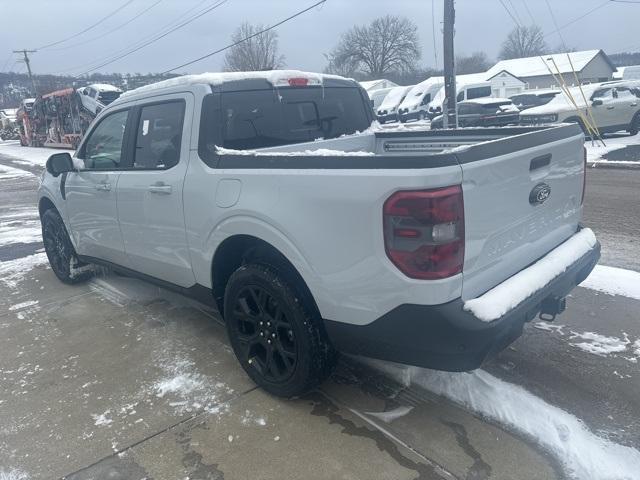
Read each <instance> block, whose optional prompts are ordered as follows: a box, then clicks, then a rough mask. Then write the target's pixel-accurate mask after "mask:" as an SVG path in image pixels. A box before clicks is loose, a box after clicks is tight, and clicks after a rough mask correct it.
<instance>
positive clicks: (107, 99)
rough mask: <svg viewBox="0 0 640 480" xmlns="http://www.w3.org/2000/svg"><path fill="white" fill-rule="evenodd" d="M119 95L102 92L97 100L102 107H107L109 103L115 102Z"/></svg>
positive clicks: (118, 93) (117, 93)
mask: <svg viewBox="0 0 640 480" xmlns="http://www.w3.org/2000/svg"><path fill="white" fill-rule="evenodd" d="M120 95H121V93H120V92H102V93H101V94H100V95H98V100H100V103H103V104H104V105H109V104H110V103H111V102H113V101H115V100H117V99H118V97H119V96H120Z"/></svg>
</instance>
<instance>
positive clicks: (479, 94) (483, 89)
mask: <svg viewBox="0 0 640 480" xmlns="http://www.w3.org/2000/svg"><path fill="white" fill-rule="evenodd" d="M456 92H457V94H456V102H462V101H464V100H473V99H474V98H483V97H490V96H491V82H473V83H466V84H460V83H458V85H457V88H456ZM445 98H446V96H445V92H444V86H442V88H440V90H439V91H438V93H436V95H435V97H434V98H433V100H432V101H431V103H429V108H428V112H429V118H434V117H436V116H438V115H440V114H442V105H443V103H444V100H445Z"/></svg>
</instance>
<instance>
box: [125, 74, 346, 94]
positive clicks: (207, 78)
mask: <svg viewBox="0 0 640 480" xmlns="http://www.w3.org/2000/svg"><path fill="white" fill-rule="evenodd" d="M297 78H307V79H309V81H311V82H312V84H318V85H322V84H323V83H324V81H325V80H328V79H331V80H343V81H344V82H349V83H351V82H352V83H354V84H355V83H356V81H355V80H352V79H348V78H344V77H340V76H338V75H328V74H324V73H313V72H303V71H300V70H268V71H261V72H208V73H199V74H195V75H182V76H179V77H175V78H170V79H168V80H163V81H161V82H157V83H152V84H150V85H145V86H144V87H140V88H136V89H134V90H129V91H128V92H125V93H124V94H123V95H122V96H121V97H120V98H123V97H129V96H131V95H138V94H144V93H149V92H153V91H155V90H161V89H167V88H172V87H179V86H185V85H221V84H223V83H227V82H234V81H239V80H255V79H258V80H266V81H267V82H269V83H271V84H272V85H273V86H284V85H282V82H287V81H288V80H289V79H297ZM287 85H288V84H287Z"/></svg>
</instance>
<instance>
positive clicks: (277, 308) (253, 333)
mask: <svg viewBox="0 0 640 480" xmlns="http://www.w3.org/2000/svg"><path fill="white" fill-rule="evenodd" d="M314 310H315V309H314V308H312V306H311V305H308V302H307V301H306V299H305V298H304V295H302V294H301V293H300V292H299V290H298V289H297V288H296V287H295V285H293V284H291V283H290V282H288V281H287V280H286V279H285V275H283V274H282V273H280V272H279V271H277V270H276V269H275V268H274V267H272V266H267V265H259V264H249V265H243V266H241V267H240V268H238V270H236V271H235V272H234V273H233V274H232V275H231V278H230V279H229V283H228V284H227V288H226V291H225V301H224V312H225V315H224V317H225V321H226V325H227V332H228V334H229V340H230V342H231V346H232V347H233V350H234V352H235V354H236V357H237V358H238V360H239V361H240V364H241V365H242V367H243V368H244V370H245V371H246V372H247V374H248V375H249V376H250V377H251V379H252V380H253V381H254V382H255V383H256V384H257V385H259V386H260V387H262V388H263V389H265V390H266V391H268V392H270V393H272V394H274V395H278V396H282V397H292V396H297V395H302V394H304V393H306V392H308V391H309V390H311V389H313V388H314V387H316V386H317V385H318V384H319V383H320V382H322V381H323V380H324V379H325V378H326V377H327V376H328V375H329V373H330V372H331V368H332V366H333V362H334V360H335V353H334V351H333V348H332V347H331V345H330V344H329V341H328V339H327V337H326V333H325V332H324V329H323V325H322V320H321V319H320V318H319V315H318V314H317V313H316V312H315V311H314Z"/></svg>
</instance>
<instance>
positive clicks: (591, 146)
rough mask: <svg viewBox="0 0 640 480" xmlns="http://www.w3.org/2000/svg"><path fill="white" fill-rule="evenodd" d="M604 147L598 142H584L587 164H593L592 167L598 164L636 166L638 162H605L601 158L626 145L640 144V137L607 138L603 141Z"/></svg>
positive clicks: (605, 160)
mask: <svg viewBox="0 0 640 480" xmlns="http://www.w3.org/2000/svg"><path fill="white" fill-rule="evenodd" d="M604 143H605V144H604V145H603V144H602V142H600V141H597V142H596V141H593V142H591V141H586V142H585V143H584V146H585V148H586V149H587V162H589V163H594V166H597V164H598V163H603V164H607V163H610V164H620V165H624V164H638V163H639V162H635V161H631V160H607V159H605V158H603V157H604V156H605V155H606V154H607V153H609V152H613V151H614V150H620V149H622V148H625V147H627V146H628V145H637V144H640V136H639V135H634V136H630V135H625V136H623V137H608V138H605V139H604Z"/></svg>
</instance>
